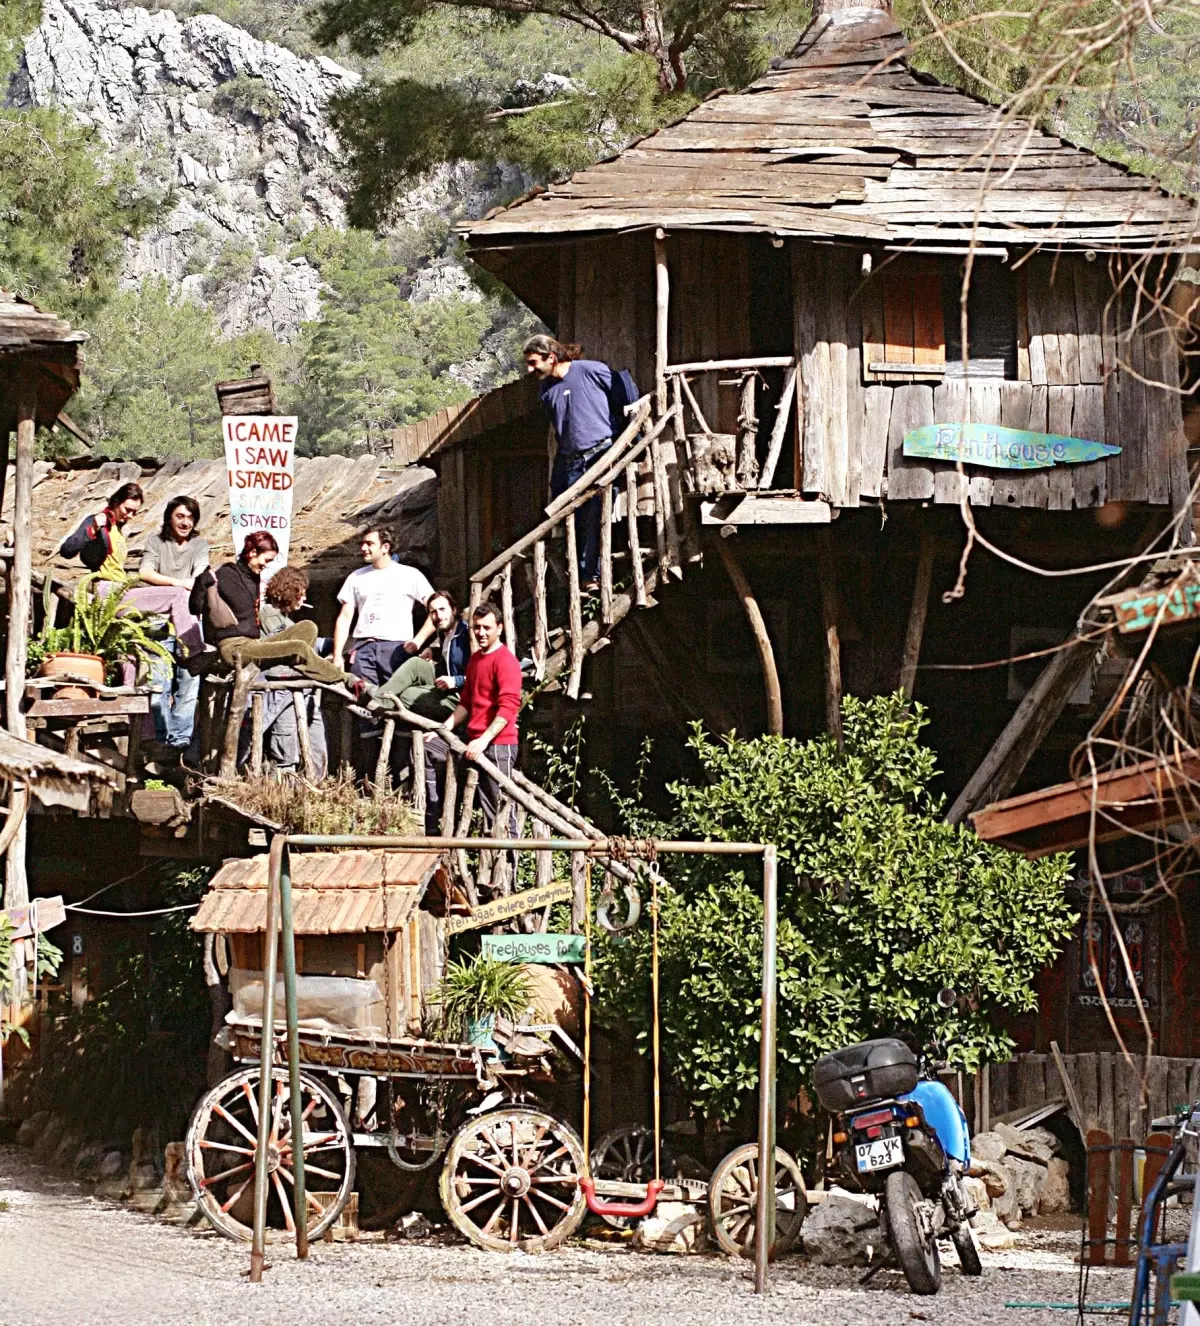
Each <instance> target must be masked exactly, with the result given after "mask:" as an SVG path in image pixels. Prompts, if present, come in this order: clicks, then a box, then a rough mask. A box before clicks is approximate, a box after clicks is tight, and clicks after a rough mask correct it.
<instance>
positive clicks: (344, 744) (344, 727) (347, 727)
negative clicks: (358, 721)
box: [338, 705, 354, 778]
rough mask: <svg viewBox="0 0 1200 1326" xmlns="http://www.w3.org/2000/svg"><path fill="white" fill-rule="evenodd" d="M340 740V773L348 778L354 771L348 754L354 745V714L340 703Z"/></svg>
mask: <svg viewBox="0 0 1200 1326" xmlns="http://www.w3.org/2000/svg"><path fill="white" fill-rule="evenodd" d="M340 735H341V741H340V743H339V749H338V758H339V759H340V760H341V763H342V775H343V777H346V778H349V777H350V775H351V774H353V772H354V765H353V764H352V763H351V760H350V754H351V750H352V748H353V745H354V716H353V715H352V714H351V713H350V709H349V707H348V706H347V705H342V722H341V733H340Z"/></svg>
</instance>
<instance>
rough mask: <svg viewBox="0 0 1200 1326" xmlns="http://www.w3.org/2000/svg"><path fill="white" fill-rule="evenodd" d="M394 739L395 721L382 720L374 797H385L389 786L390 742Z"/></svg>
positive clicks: (389, 719) (390, 719) (390, 780)
mask: <svg viewBox="0 0 1200 1326" xmlns="http://www.w3.org/2000/svg"><path fill="white" fill-rule="evenodd" d="M395 739H396V720H395V719H394V718H385V719H384V720H383V734H382V736H381V737H380V739H379V758H378V759H377V760H376V761H375V780H374V781H375V795H376V796H377V797H381V796H385V795H386V794H387V790H388V788H389V787H390V786H391V782H392V779H391V771H390V768H389V766H390V764H391V760H392V742H393V741H395Z"/></svg>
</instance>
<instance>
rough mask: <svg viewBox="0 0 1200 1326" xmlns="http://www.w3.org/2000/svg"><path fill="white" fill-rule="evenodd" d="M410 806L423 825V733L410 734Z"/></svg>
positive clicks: (422, 826)
mask: <svg viewBox="0 0 1200 1326" xmlns="http://www.w3.org/2000/svg"><path fill="white" fill-rule="evenodd" d="M412 807H413V813H414V814H415V815H416V816H417V818H418V820H419V821H420V824H421V831H422V832H424V827H425V733H424V732H416V731H414V732H413V734H412Z"/></svg>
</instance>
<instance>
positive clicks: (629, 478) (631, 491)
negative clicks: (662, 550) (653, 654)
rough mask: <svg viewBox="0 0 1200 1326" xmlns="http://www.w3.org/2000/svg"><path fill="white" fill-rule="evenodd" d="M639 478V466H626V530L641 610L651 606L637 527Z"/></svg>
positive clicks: (635, 591)
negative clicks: (647, 594)
mask: <svg viewBox="0 0 1200 1326" xmlns="http://www.w3.org/2000/svg"><path fill="white" fill-rule="evenodd" d="M637 506H638V478H637V466H636V465H632V464H630V465H626V466H625V528H626V531H627V533H628V536H629V565H630V568H631V569H632V571H633V592H634V599H635V601H636V603H637V605H638V607H639V608H647V607H649V606H650V600H649V599H648V598H647V597H646V573H645V571H644V569H643V567H642V545H641V542H640V541H639V539H638V526H637V519H638V518H637Z"/></svg>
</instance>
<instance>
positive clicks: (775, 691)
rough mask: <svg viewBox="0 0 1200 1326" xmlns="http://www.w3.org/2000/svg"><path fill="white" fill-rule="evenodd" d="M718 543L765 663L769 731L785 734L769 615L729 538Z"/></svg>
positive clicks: (781, 696) (722, 558) (764, 681)
mask: <svg viewBox="0 0 1200 1326" xmlns="http://www.w3.org/2000/svg"><path fill="white" fill-rule="evenodd" d="M719 546H720V549H721V561H722V563H723V564H724V566H725V570H726V572H727V573H728V575H729V578H730V580H732V581H733V587H734V589H735V590H736V591H737V595H738V598H740V599H741V601H742V607H743V608H744V609H745V612H746V619H747V621H749V623H750V631H751V634H752V635H753V636H754V645H755V648H756V649H757V650H758V658H759V662H760V663H761V664H762V670H763V684H764V685H765V687H766V691H767V731H768V732H770V733H771V734H772V735H773V736H777V737H781V736H783V692H782V690H781V688H780V685H779V669H778V668H777V667H776V666H775V651H774V650H773V649H772V648H771V637H770V635H768V634H767V622H766V618H765V617H764V616H763V614H762V609H761V608H760V607H759V606H758V600H757V599H756V598H755V597H754V591H753V590H752V589H751V588H750V582H749V581H748V580H747V579H746V576H745V573H744V572H743V571H742V568H741V567H740V566H739V565H738V560H737V557H736V556H735V555H734V552H733V549H732V548H730V546H729V542H728V540H727V539H722V540H720V544H719Z"/></svg>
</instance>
